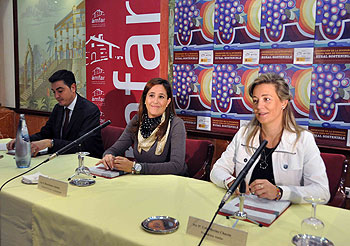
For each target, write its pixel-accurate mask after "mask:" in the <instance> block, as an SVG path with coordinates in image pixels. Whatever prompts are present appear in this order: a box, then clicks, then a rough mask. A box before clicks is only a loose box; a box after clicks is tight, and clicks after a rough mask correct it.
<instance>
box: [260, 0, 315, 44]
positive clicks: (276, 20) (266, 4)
mask: <svg viewBox="0 0 350 246" xmlns="http://www.w3.org/2000/svg"><path fill="white" fill-rule="evenodd" d="M315 4H316V0H275V1H274V0H262V1H261V35H260V38H261V44H260V47H261V48H296V47H313V42H314V33H315V13H314V9H315V8H314V6H315Z"/></svg>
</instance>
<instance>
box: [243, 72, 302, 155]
mask: <svg viewBox="0 0 350 246" xmlns="http://www.w3.org/2000/svg"><path fill="white" fill-rule="evenodd" d="M261 84H271V85H273V86H274V87H275V91H276V94H277V96H278V98H279V99H280V100H281V101H283V100H288V103H287V105H286V107H285V108H284V110H283V116H282V129H286V130H288V131H290V132H294V133H296V134H297V139H296V141H295V142H297V141H298V139H299V137H300V133H301V132H302V131H303V130H304V129H303V128H302V127H300V126H299V125H298V124H297V123H296V121H295V117H294V113H293V111H292V106H291V105H290V103H289V101H290V100H291V99H292V95H291V94H290V91H289V86H288V84H287V83H286V82H285V81H284V79H283V78H282V77H281V76H279V75H277V74H275V73H265V74H261V75H260V76H259V77H257V78H256V79H255V80H254V81H253V83H252V84H251V85H250V87H249V89H248V91H249V96H250V97H251V98H253V91H254V88H255V87H256V86H258V85H261ZM259 129H261V124H260V122H259V121H258V120H257V119H256V116H254V118H253V119H252V120H251V121H250V122H249V124H248V127H247V128H246V131H248V132H247V134H248V137H247V141H246V146H247V150H248V151H249V152H251V149H250V148H248V146H249V145H252V144H253V139H254V136H255V135H256V134H257V132H258V130H259Z"/></svg>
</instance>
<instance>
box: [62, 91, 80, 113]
mask: <svg viewBox="0 0 350 246" xmlns="http://www.w3.org/2000/svg"><path fill="white" fill-rule="evenodd" d="M77 99H78V96H77V94H75V98H74V100H73V102H71V103H70V104H69V105H68V107H65V109H66V108H69V109H70V111H71V112H73V110H74V107H75V104H76V103H77Z"/></svg>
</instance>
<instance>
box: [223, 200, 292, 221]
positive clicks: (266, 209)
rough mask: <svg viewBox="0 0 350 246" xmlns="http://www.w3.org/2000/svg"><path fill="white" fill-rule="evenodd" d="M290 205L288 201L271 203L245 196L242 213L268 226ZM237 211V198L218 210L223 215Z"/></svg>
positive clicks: (270, 201) (271, 201)
mask: <svg viewBox="0 0 350 246" xmlns="http://www.w3.org/2000/svg"><path fill="white" fill-rule="evenodd" d="M289 205H290V202H289V201H273V200H268V199H264V198H259V197H257V196H254V195H246V196H245V201H244V211H245V212H246V213H247V215H248V218H250V219H253V220H256V221H258V222H260V223H263V224H265V225H270V224H271V223H272V222H273V221H274V220H275V219H276V218H277V217H278V216H279V215H280V214H281V213H283V211H284V210H286V209H287V208H288V206H289ZM238 210H239V197H236V198H234V199H232V200H231V201H230V202H228V203H226V204H225V205H224V207H223V208H222V209H221V210H220V212H221V213H224V214H233V213H234V212H236V211H238Z"/></svg>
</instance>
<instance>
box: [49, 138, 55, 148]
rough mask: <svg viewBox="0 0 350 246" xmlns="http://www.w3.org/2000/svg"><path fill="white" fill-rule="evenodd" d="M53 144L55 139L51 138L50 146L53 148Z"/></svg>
mask: <svg viewBox="0 0 350 246" xmlns="http://www.w3.org/2000/svg"><path fill="white" fill-rule="evenodd" d="M54 144H55V141H54V140H53V139H51V147H50V148H53V146H54Z"/></svg>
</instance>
